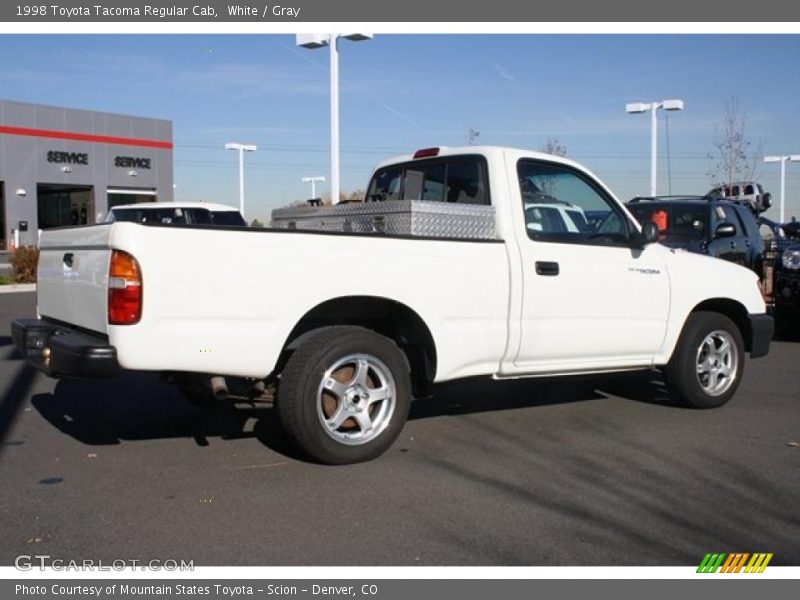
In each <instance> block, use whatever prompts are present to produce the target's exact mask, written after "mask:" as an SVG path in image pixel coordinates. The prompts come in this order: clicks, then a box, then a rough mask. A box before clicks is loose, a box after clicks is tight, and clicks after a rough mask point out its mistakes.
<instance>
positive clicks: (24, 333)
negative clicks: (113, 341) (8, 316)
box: [11, 319, 120, 378]
mask: <svg viewBox="0 0 800 600" xmlns="http://www.w3.org/2000/svg"><path fill="white" fill-rule="evenodd" d="M11 337H12V339H13V340H14V345H15V346H16V347H17V350H18V351H19V353H20V354H22V356H23V358H24V359H25V361H26V362H27V363H28V364H29V365H31V366H33V367H35V368H37V369H39V370H40V371H42V372H44V373H45V374H47V375H48V376H50V377H69V376H72V377H97V378H108V377H116V376H117V375H119V372H120V367H119V363H118V362H117V349H116V348H114V346H111V345H110V344H109V343H108V340H107V339H106V338H104V337H103V336H101V335H99V334H90V333H86V332H83V331H77V330H75V329H71V328H69V327H66V326H61V325H56V324H53V323H50V322H48V321H43V320H41V319H18V320H16V321H13V322H12V323H11Z"/></svg>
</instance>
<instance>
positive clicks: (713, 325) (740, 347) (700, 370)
mask: <svg viewBox="0 0 800 600" xmlns="http://www.w3.org/2000/svg"><path fill="white" fill-rule="evenodd" d="M743 370H744V342H743V340H742V334H741V332H740V331H739V328H738V327H737V326H736V324H735V323H734V322H733V321H731V320H730V319H729V318H728V317H726V316H725V315H722V314H719V313H714V312H695V313H692V314H691V315H689V318H688V319H687V320H686V324H685V325H684V327H683V331H682V332H681V337H680V339H679V340H678V345H677V347H676V348H675V351H674V352H673V354H672V358H671V359H670V361H669V364H668V365H667V367H666V369H665V370H664V375H665V378H666V382H667V387H668V388H669V390H670V392H671V393H672V395H673V396H674V397H675V398H676V399H677V400H679V401H682V402H683V403H684V404H686V405H688V406H691V407H693V408H716V407H718V406H722V405H723V404H725V403H726V402H727V401H728V400H730V399H731V397H732V396H733V395H734V394H735V393H736V389H737V388H738V387H739V382H740V381H741V379H742V372H743Z"/></svg>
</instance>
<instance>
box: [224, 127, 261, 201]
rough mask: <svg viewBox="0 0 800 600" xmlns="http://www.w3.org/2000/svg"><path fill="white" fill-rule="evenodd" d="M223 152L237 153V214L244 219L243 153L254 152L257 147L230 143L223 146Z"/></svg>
mask: <svg viewBox="0 0 800 600" xmlns="http://www.w3.org/2000/svg"><path fill="white" fill-rule="evenodd" d="M225 150H238V151H239V212H240V213H241V214H242V216H243V217H244V153H245V152H255V151H256V150H258V146H254V145H253V144H237V143H235V142H230V143H228V144H225Z"/></svg>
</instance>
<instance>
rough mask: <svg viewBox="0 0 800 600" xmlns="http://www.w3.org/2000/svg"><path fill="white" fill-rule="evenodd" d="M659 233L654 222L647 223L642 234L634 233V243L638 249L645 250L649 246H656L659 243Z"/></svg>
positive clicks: (643, 226)
mask: <svg viewBox="0 0 800 600" xmlns="http://www.w3.org/2000/svg"><path fill="white" fill-rule="evenodd" d="M658 238H659V232H658V227H656V224H655V223H653V222H652V221H647V222H646V223H644V224H643V225H642V231H641V232H634V234H633V242H634V246H635V247H637V248H644V247H645V246H647V245H648V244H654V243H656V242H657V241H658Z"/></svg>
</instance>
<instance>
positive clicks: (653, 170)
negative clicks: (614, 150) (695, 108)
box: [625, 98, 683, 196]
mask: <svg viewBox="0 0 800 600" xmlns="http://www.w3.org/2000/svg"><path fill="white" fill-rule="evenodd" d="M659 108H663V109H664V110H683V100H680V99H677V98H676V99H672V100H661V101H659V102H629V103H628V104H626V105H625V112H627V113H628V114H638V113H643V112H647V111H648V110H649V111H650V195H651V196H656V187H657V186H656V175H657V152H658V120H657V119H656V112H657V111H658V109H659Z"/></svg>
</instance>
